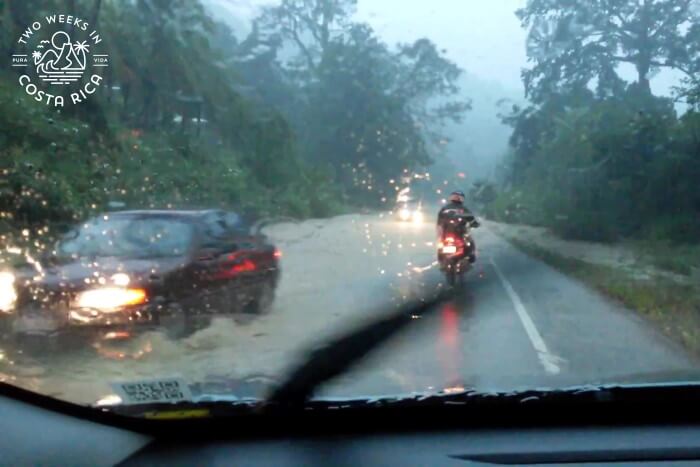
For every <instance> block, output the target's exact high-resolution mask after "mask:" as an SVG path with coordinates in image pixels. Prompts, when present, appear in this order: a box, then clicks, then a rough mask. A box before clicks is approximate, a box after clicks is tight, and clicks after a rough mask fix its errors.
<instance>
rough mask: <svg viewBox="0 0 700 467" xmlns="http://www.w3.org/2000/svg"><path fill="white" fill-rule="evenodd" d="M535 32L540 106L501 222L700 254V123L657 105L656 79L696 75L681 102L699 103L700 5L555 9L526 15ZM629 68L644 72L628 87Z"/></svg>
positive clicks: (534, 103) (503, 201) (531, 88)
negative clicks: (662, 74) (680, 245)
mask: <svg viewBox="0 0 700 467" xmlns="http://www.w3.org/2000/svg"><path fill="white" fill-rule="evenodd" d="M518 15H519V17H520V18H521V19H522V21H523V26H524V27H527V28H529V30H530V41H529V48H528V55H529V58H530V61H531V63H532V66H531V67H530V68H529V69H527V70H525V71H524V72H523V80H524V83H525V87H526V91H527V93H528V97H529V99H530V102H531V103H530V105H529V106H527V107H525V108H520V107H514V108H513V109H512V113H510V114H509V115H506V116H505V117H504V119H505V121H506V122H508V123H509V124H511V125H512V126H513V128H514V133H513V135H512V138H511V147H512V154H511V157H510V159H509V166H510V173H509V177H508V180H507V182H508V183H507V184H506V185H507V188H508V190H507V192H506V193H505V194H502V195H501V196H500V197H499V198H498V199H497V200H496V201H494V202H493V203H492V204H491V205H490V206H489V209H490V212H491V214H493V215H494V216H497V217H500V218H505V219H509V220H517V221H524V222H532V223H538V224H543V225H547V226H552V227H553V228H555V229H556V230H557V231H558V232H559V233H561V234H563V235H565V236H567V237H574V238H583V239H594V240H615V239H620V238H630V237H643V238H653V239H659V240H673V241H681V242H697V239H698V236H699V235H700V185H698V182H697V180H698V177H700V146H699V144H700V139H699V136H700V113H698V110H697V109H696V107H695V105H694V103H693V102H692V101H688V103H689V104H691V105H690V107H689V108H688V110H687V111H685V112H684V113H682V114H679V112H678V111H677V109H676V106H675V105H674V104H676V101H675V100H673V99H671V98H664V97H658V96H654V95H653V94H652V91H651V87H650V79H651V77H652V76H653V73H654V72H655V71H657V69H659V68H662V67H665V68H673V69H676V70H680V71H682V72H684V73H687V75H686V76H687V78H685V79H683V80H682V81H681V82H679V83H678V87H677V90H676V94H677V95H676V96H675V97H676V98H677V99H678V98H683V97H687V96H693V95H696V94H697V89H698V88H697V85H696V84H695V83H694V81H693V80H692V79H690V77H691V76H692V72H693V70H697V69H698V68H697V67H698V66H699V65H700V56H698V55H697V50H700V49H699V48H698V46H700V37H698V34H697V27H696V25H695V24H694V23H692V22H691V19H692V18H694V12H693V10H692V2H690V1H683V0H670V1H664V2H658V1H657V2H637V1H631V0H624V1H622V0H617V1H612V0H606V1H602V0H601V1H597V2H580V1H573V0H572V1H570V2H551V1H547V0H533V1H531V2H529V3H528V6H527V7H526V8H525V9H523V10H521V11H519V12H518ZM620 63H628V64H631V65H633V67H634V70H635V79H633V80H631V81H626V80H625V79H624V73H623V69H622V68H621V67H620V66H619V64H620Z"/></svg>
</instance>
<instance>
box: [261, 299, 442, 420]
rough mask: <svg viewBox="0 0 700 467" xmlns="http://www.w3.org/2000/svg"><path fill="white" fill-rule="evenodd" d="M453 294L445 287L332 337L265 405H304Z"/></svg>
mask: <svg viewBox="0 0 700 467" xmlns="http://www.w3.org/2000/svg"><path fill="white" fill-rule="evenodd" d="M452 296H453V292H452V291H449V290H443V291H441V292H440V293H438V294H436V295H435V296H434V297H432V298H430V299H428V300H421V301H418V302H412V303H409V304H406V305H403V306H402V307H400V308H399V309H398V310H396V311H394V312H392V313H389V314H387V315H385V316H383V317H381V318H380V319H378V320H374V321H372V322H370V323H369V324H366V325H363V326H361V327H360V328H358V329H356V330H355V331H353V332H351V333H349V334H345V335H343V336H342V337H340V338H338V339H335V340H332V341H331V342H329V343H328V344H327V345H324V346H323V347H321V348H319V349H317V350H314V351H312V352H311V355H310V356H309V358H308V359H307V360H306V361H305V362H304V363H302V364H301V365H299V366H298V367H297V368H296V369H295V370H294V371H292V372H291V374H290V376H289V377H288V378H287V379H286V380H285V382H283V383H282V384H281V385H280V386H278V387H277V389H275V390H274V391H273V392H272V394H271V395H270V396H269V397H268V398H267V400H266V401H265V405H284V406H296V407H300V406H303V405H304V403H305V402H307V401H308V400H309V399H310V398H311V397H312V396H313V394H314V392H315V390H316V389H317V388H318V387H319V386H320V385H322V384H323V383H326V382H328V381H330V380H332V379H333V378H335V377H336V376H339V375H341V374H342V373H345V372H346V371H347V370H348V369H350V368H351V367H352V366H354V365H356V364H357V363H359V362H360V361H361V360H363V359H364V358H366V357H367V355H368V354H370V353H371V352H372V351H373V350H375V349H377V348H378V347H379V346H381V344H383V343H384V342H386V341H387V340H388V339H389V338H391V337H392V336H394V335H396V334H397V333H398V332H399V331H401V330H402V329H403V328H405V327H406V326H407V325H408V324H409V323H411V322H412V321H413V320H414V319H413V318H414V317H415V316H425V315H426V314H428V313H429V312H430V311H434V310H436V309H437V308H438V305H440V304H442V303H444V302H445V301H447V300H448V299H450V298H451V297H452Z"/></svg>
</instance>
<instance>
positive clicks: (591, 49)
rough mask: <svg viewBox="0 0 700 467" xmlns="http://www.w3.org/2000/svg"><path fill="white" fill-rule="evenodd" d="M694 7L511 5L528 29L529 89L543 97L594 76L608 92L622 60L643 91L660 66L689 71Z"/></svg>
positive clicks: (645, 0) (623, 2) (672, 1)
mask: <svg viewBox="0 0 700 467" xmlns="http://www.w3.org/2000/svg"><path fill="white" fill-rule="evenodd" d="M692 7H693V1H692V0H665V1H654V0H639V1H638V0H595V1H590V0H564V1H562V0H531V1H530V2H528V4H527V6H526V7H525V8H522V9H520V10H518V12H517V15H518V17H519V18H520V20H521V22H522V25H523V27H525V28H527V29H528V30H529V35H528V43H527V53H528V59H529V61H530V62H531V63H532V64H533V65H532V67H531V68H529V69H527V70H525V71H524V72H523V81H524V83H525V88H526V91H527V94H528V97H530V98H531V99H533V100H534V101H535V102H542V101H543V100H545V99H546V98H547V97H548V96H549V95H550V94H552V93H565V94H566V93H568V92H571V91H572V90H576V89H582V88H585V87H587V86H588V85H590V84H592V83H594V84H595V86H596V87H597V91H598V94H599V95H601V96H603V95H614V94H616V93H619V92H620V91H621V90H622V89H623V80H622V78H621V77H620V74H619V67H620V65H621V64H630V65H632V66H634V68H635V70H636V72H637V79H636V85H637V86H638V87H639V88H640V89H641V90H642V91H643V92H646V93H650V92H651V90H650V85H649V80H650V78H651V76H652V75H653V74H654V73H655V72H656V71H657V70H659V69H661V68H671V69H675V70H680V71H682V72H684V73H686V74H688V75H692V74H693V72H694V70H695V69H694V65H693V63H694V61H695V60H696V58H697V51H695V48H694V47H693V46H692V44H693V42H694V41H697V33H696V32H695V27H693V22H694V20H695V19H696V18H695V16H694V11H693V8H692Z"/></svg>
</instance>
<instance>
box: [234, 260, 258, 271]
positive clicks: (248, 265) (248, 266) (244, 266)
mask: <svg viewBox="0 0 700 467" xmlns="http://www.w3.org/2000/svg"><path fill="white" fill-rule="evenodd" d="M256 268H257V266H256V265H255V263H254V262H252V261H251V260H249V259H246V260H244V261H243V262H242V263H240V264H236V265H235V266H234V267H233V272H234V273H237V272H249V271H255V269H256Z"/></svg>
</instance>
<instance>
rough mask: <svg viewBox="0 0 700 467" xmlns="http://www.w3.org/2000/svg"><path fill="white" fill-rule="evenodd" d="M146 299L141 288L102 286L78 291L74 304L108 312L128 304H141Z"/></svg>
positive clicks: (144, 292)
mask: <svg viewBox="0 0 700 467" xmlns="http://www.w3.org/2000/svg"><path fill="white" fill-rule="evenodd" d="M146 301H147V295H146V291H145V290H143V289H126V288H122V287H103V288H100V289H94V290H86V291H85V292H81V293H79V294H78V296H77V297H76V300H75V306H76V307H78V308H88V309H92V310H100V311H105V312H109V311H118V310H119V309H121V308H124V307H128V306H133V305H141V304H143V303H146Z"/></svg>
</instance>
